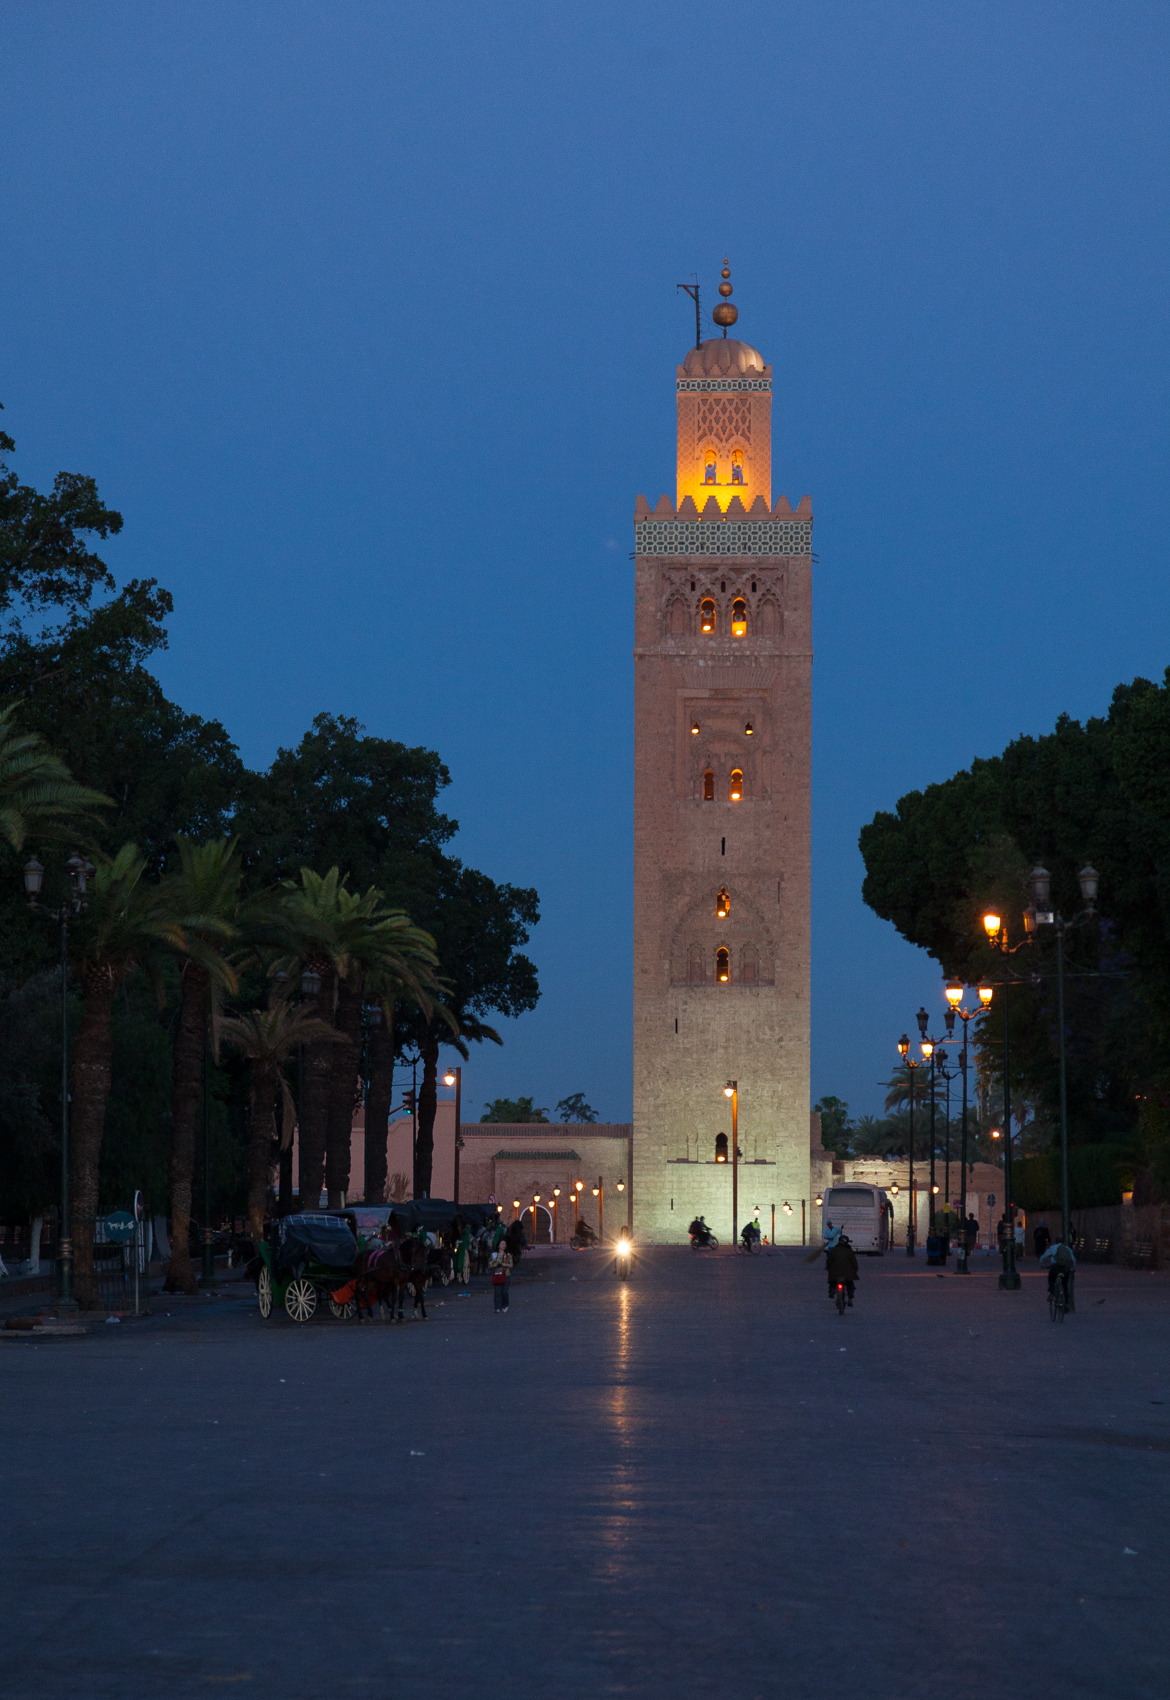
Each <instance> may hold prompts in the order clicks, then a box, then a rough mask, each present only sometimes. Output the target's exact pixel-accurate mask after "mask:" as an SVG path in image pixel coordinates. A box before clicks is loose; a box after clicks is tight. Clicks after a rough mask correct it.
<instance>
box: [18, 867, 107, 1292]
mask: <svg viewBox="0 0 1170 1700" xmlns="http://www.w3.org/2000/svg"><path fill="white" fill-rule="evenodd" d="M65 868H66V872H67V873H68V875H69V878H70V880H71V882H72V893H71V895H70V896H68V897H66V898H65V900H64V902H63V903H62V904H61V906H60V908H58V909H50V908H49V907H48V905H47V904H44V903H41V902H40V901H39V898H40V893H41V885H42V884H43V882H44V878H45V870H44V868H43V867H42V865H41V863H40V862H38V861H37V859H36V857H35V856H34V857H33V858H32V860H31V861H29V862H26V863H25V865H24V889H25V892H26V894H27V896H28V906H29V908H30V909H36V910H38V911H39V912H40V913H41V914H42V915H48V916H49V918H50V919H51V920H53V921H56V923H57V925H58V927H59V928H60V932H61V1232H60V1235H59V1237H58V1249H57V1309H58V1311H63V1310H65V1311H71V1310H76V1309H77V1300H76V1299H75V1298H74V1297H73V1237H72V1233H71V1230H70V1220H69V924H70V922H71V921H75V920H76V919H77V917H78V916H79V915H80V914H81V913H82V911H83V910H84V909H85V908H86V906H87V905H88V902H89V898H88V896H87V894H86V886H87V884H88V882H89V876H90V874H92V873H93V863H92V862H87V861H86V860H85V858H84V857H82V856H70V858H69V860H68V861H67V862H66V864H65Z"/></svg>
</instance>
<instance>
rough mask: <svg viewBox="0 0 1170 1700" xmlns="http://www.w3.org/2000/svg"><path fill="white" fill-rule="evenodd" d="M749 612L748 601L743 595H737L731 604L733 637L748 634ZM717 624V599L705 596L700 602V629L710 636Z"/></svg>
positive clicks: (706, 635)
mask: <svg viewBox="0 0 1170 1700" xmlns="http://www.w3.org/2000/svg"><path fill="white" fill-rule="evenodd" d="M747 614H748V611H747V603H746V602H745V601H744V599H743V597H742V596H737V597H736V598H735V600H734V601H733V602H732V604H731V635H732V637H737V638H741V637H746V636H747V629H748V617H747ZM717 624H718V615H717V613H716V611H715V599H714V597H712V596H704V598H703V600H702V601H701V602H700V603H699V630H700V631H701V632H702V633H703V635H704V636H705V637H710V636H711V635H712V633H713V632H714V630H715V627H716V625H717Z"/></svg>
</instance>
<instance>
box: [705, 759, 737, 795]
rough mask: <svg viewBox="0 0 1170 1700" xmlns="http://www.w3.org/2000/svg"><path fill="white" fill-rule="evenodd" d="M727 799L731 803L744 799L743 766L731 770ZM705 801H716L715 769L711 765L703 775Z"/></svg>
mask: <svg viewBox="0 0 1170 1700" xmlns="http://www.w3.org/2000/svg"><path fill="white" fill-rule="evenodd" d="M727 800H728V802H729V803H741V802H742V801H743V769H742V768H741V767H733V768H732V770H731V783H730V784H729V785H728V788H727ZM703 801H704V803H713V802H714V801H715V769H714V768H713V767H709V768H708V769H707V771H706V772H705V773H704V775H703Z"/></svg>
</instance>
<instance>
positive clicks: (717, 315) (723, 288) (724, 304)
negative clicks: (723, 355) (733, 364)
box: [711, 254, 739, 336]
mask: <svg viewBox="0 0 1170 1700" xmlns="http://www.w3.org/2000/svg"><path fill="white" fill-rule="evenodd" d="M722 275H723V282H722V283H721V284H720V285H719V293H720V295H722V297H723V299H722V301H721V302H720V303H719V305H718V306H717V307H716V309H715V311H714V312H713V313H712V314H711V317H712V318H713V319H714V321H715V323H716V324H717V325H722V326H723V334H724V336H726V335H727V327H728V325H733V324H734V323H735V321H736V320H737V319H738V318H739V308H738V307H733V306H732V304H731V302H730V301H729V300H728V299H727V297H728V296H729V295H730V294H731V267H730V266H729V265H728V263H727V255H726V254H724V256H723V274H722Z"/></svg>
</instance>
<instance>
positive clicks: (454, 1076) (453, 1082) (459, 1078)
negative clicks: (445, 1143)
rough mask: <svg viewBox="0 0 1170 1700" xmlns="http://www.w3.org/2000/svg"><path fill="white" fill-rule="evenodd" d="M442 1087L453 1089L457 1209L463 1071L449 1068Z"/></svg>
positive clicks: (457, 1201)
mask: <svg viewBox="0 0 1170 1700" xmlns="http://www.w3.org/2000/svg"><path fill="white" fill-rule="evenodd" d="M443 1085H444V1086H453V1087H454V1088H455V1205H456V1207H457V1208H458V1205H459V1153H460V1151H461V1150H462V1149H463V1135H462V1133H461V1132H460V1128H461V1127H462V1125H463V1122H462V1110H463V1070H462V1069H461V1068H449V1069H448V1070H447V1072H446V1074H445V1075H444V1076H443Z"/></svg>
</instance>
